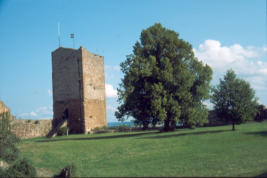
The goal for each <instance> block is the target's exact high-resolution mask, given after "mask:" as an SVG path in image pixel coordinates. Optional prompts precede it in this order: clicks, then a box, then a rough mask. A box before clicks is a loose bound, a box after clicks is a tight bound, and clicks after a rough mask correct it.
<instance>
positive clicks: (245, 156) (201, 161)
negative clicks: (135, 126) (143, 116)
mask: <svg viewBox="0 0 267 178" xmlns="http://www.w3.org/2000/svg"><path fill="white" fill-rule="evenodd" d="M239 128H240V129H239V131H238V132H232V131H231V129H230V128H229V126H218V127H200V128H196V129H194V130H192V129H179V131H174V132H164V133H159V132H158V131H137V132H114V133H104V134H90V135H84V134H80V135H69V136H68V137H67V136H63V137H60V138H59V137H53V138H51V139H47V138H32V139H25V140H22V142H21V143H20V144H19V149H20V151H21V154H22V155H23V156H24V157H26V158H28V159H30V160H31V161H32V163H33V166H34V167H36V168H37V169H39V171H38V172H46V173H47V174H44V176H45V177H52V176H53V175H54V174H55V173H59V172H60V170H61V169H62V168H63V167H64V166H65V165H71V164H74V165H75V168H76V174H75V176H76V177H255V176H256V175H259V174H261V173H263V172H266V171H267V157H266V155H267V149H266V148H267V141H266V139H267V121H264V122H262V123H260V124H259V123H256V122H248V123H245V124H242V125H240V126H239ZM74 150H75V151H74Z"/></svg>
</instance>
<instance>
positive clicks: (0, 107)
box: [0, 100, 10, 114]
mask: <svg viewBox="0 0 267 178" xmlns="http://www.w3.org/2000/svg"><path fill="white" fill-rule="evenodd" d="M5 112H10V109H9V108H8V107H7V106H6V105H5V104H4V102H3V101H1V100H0V114H2V113H5Z"/></svg>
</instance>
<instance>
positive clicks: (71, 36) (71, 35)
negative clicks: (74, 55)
mask: <svg viewBox="0 0 267 178" xmlns="http://www.w3.org/2000/svg"><path fill="white" fill-rule="evenodd" d="M70 38H72V41H73V48H74V47H75V46H74V33H72V34H70Z"/></svg>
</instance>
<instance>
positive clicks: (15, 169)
mask: <svg viewBox="0 0 267 178" xmlns="http://www.w3.org/2000/svg"><path fill="white" fill-rule="evenodd" d="M36 176H37V174H36V170H35V168H34V167H32V165H31V164H30V163H29V162H28V161H27V160H26V159H25V158H24V159H21V160H18V161H16V162H15V163H14V164H13V165H12V166H11V167H9V168H8V169H7V171H6V177H36Z"/></svg>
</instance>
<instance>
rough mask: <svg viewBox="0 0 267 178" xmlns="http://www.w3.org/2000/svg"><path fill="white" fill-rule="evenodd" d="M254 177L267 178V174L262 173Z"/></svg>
mask: <svg viewBox="0 0 267 178" xmlns="http://www.w3.org/2000/svg"><path fill="white" fill-rule="evenodd" d="M256 177H267V172H264V173H262V174H260V175H257V176H256Z"/></svg>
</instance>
